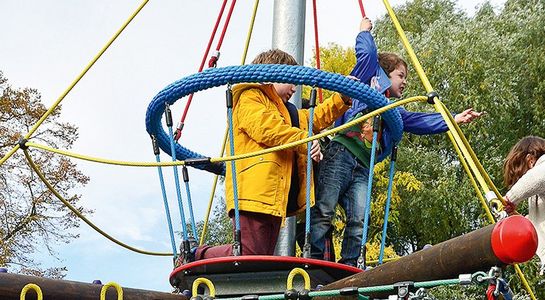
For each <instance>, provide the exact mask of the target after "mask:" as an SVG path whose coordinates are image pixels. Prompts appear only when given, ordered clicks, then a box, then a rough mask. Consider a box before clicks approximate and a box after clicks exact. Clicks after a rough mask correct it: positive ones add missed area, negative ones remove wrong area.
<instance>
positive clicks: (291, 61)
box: [252, 49, 298, 66]
mask: <svg viewBox="0 0 545 300" xmlns="http://www.w3.org/2000/svg"><path fill="white" fill-rule="evenodd" d="M252 64H267V65H271V64H280V65H292V66H295V65H298V63H297V61H296V60H295V58H293V56H291V55H289V54H288V53H286V52H284V51H282V50H279V49H272V50H268V51H265V52H261V53H260V54H258V55H257V56H256V58H254V60H253V61H252Z"/></svg>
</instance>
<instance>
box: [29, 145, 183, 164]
mask: <svg viewBox="0 0 545 300" xmlns="http://www.w3.org/2000/svg"><path fill="white" fill-rule="evenodd" d="M25 145H26V146H28V147H33V148H37V149H42V150H45V151H49V152H54V153H57V154H62V155H64V156H68V157H72V158H77V159H81V160H86V161H92V162H96V163H102V164H107V165H117V166H126V167H167V166H175V165H176V166H180V165H184V164H185V161H183V160H181V161H175V162H174V161H164V162H131V161H121V160H113V159H105V158H99V157H92V156H87V155H82V154H78V153H74V152H70V151H66V150H60V149H55V148H52V147H49V146H46V145H42V144H37V143H34V142H30V141H29V142H27V143H26V144H25Z"/></svg>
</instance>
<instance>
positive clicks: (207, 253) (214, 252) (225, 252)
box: [195, 211, 282, 260]
mask: <svg viewBox="0 0 545 300" xmlns="http://www.w3.org/2000/svg"><path fill="white" fill-rule="evenodd" d="M231 220H233V228H234V217H233V218H231ZM281 224H282V218H280V217H275V216H271V215H267V214H260V213H253V212H246V211H241V212H240V235H241V241H242V255H273V254H274V248H275V247H276V241H277V240H278V234H279V231H280V225H281ZM231 255H233V245H231V244H228V245H221V246H206V245H204V246H200V247H199V248H197V251H196V252H195V259H196V260H199V259H204V258H213V257H223V256H231Z"/></svg>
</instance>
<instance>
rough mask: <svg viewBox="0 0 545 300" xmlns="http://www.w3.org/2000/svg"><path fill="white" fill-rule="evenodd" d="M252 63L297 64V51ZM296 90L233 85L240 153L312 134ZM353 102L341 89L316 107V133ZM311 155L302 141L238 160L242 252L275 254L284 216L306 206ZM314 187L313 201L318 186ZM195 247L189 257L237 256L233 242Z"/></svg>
mask: <svg viewBox="0 0 545 300" xmlns="http://www.w3.org/2000/svg"><path fill="white" fill-rule="evenodd" d="M252 63H253V64H287V65H297V62H296V61H295V59H294V58H293V57H292V56H291V55H289V54H288V53H286V52H284V51H281V50H278V49H274V50H269V51H266V52H263V53H261V54H259V55H258V56H257V57H256V58H255V59H254V61H253V62H252ZM294 93H295V85H293V84H288V83H262V84H250V83H248V84H238V85H235V86H234V87H233V135H234V147H235V153H234V154H243V153H249V152H255V151H258V150H263V149H267V148H271V147H274V146H279V145H283V144H287V143H290V142H295V141H298V140H301V139H304V138H306V137H307V136H308V130H309V129H308V118H309V111H308V110H297V108H296V107H295V106H294V105H293V104H292V103H290V102H288V100H289V99H290V97H291V96H292V95H293V94H294ZM350 104H351V99H350V98H349V97H345V96H342V95H340V94H338V93H336V94H334V95H333V96H332V97H330V98H329V99H327V100H326V101H324V102H323V103H322V104H320V105H318V106H316V108H315V110H314V120H313V121H314V123H313V124H314V125H313V131H314V132H318V131H320V130H322V129H324V128H326V127H328V126H329V125H331V124H332V123H333V121H335V119H337V118H338V117H340V116H341V115H342V114H343V113H344V112H345V111H346V110H348V108H349V107H350ZM230 154H233V153H230ZM306 155H307V147H306V145H301V146H298V147H294V148H289V149H286V150H282V151H277V152H273V153H268V154H264V155H260V156H256V157H251V158H247V159H242V160H237V161H236V162H235V164H236V173H237V174H236V176H237V178H236V179H237V183H238V186H237V188H238V198H239V209H240V231H241V243H242V255H272V254H273V252H274V248H275V245H276V241H277V239H278V234H279V229H280V226H281V224H282V221H283V219H284V218H285V217H286V216H289V215H294V214H296V213H298V212H301V211H302V210H304V208H305V188H304V186H305V182H306V181H305V180H306V167H305V166H306ZM311 156H312V158H313V159H314V160H319V159H320V157H321V152H320V147H319V144H318V143H317V142H316V141H315V143H313V144H312V147H311ZM231 174H232V173H231V165H230V164H227V170H226V178H225V183H226V199H227V201H226V202H227V211H228V212H229V216H231V218H232V217H233V214H234V200H233V184H232V175H231ZM311 178H312V177H311ZM310 190H311V191H312V192H311V205H313V204H314V193H313V191H314V188H313V186H311V189H310ZM193 250H194V251H191V252H190V254H189V256H190V257H188V258H187V259H186V261H192V260H196V259H197V260H198V259H204V258H212V257H222V256H229V255H232V245H221V246H213V247H211V246H201V247H198V248H196V249H193ZM181 259H182V260H183V258H181Z"/></svg>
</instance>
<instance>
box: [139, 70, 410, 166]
mask: <svg viewBox="0 0 545 300" xmlns="http://www.w3.org/2000/svg"><path fill="white" fill-rule="evenodd" d="M241 82H280V83H292V84H297V85H301V84H303V85H309V86H315V87H321V88H324V89H327V90H331V91H337V92H340V93H342V94H344V95H346V96H349V97H351V98H354V99H358V100H360V101H363V102H364V103H366V104H367V105H368V106H369V108H370V109H372V110H373V109H377V108H380V107H383V106H385V105H387V104H389V103H390V101H389V100H388V99H387V98H386V97H384V96H383V95H381V94H380V93H378V92H376V91H375V90H373V89H371V88H370V87H369V86H368V85H366V84H363V83H361V82H359V81H355V80H352V79H349V78H347V77H345V76H342V75H339V74H334V73H329V72H325V71H320V70H316V69H313V68H309V67H304V66H289V65H246V66H231V67H224V68H215V69H207V70H205V71H204V72H201V73H196V74H193V75H190V76H187V77H185V78H182V79H180V80H178V81H176V82H174V83H172V84H170V85H169V86H167V87H166V88H165V89H163V90H162V91H161V92H159V94H157V95H156V96H155V97H154V98H153V100H152V101H151V103H150V104H149V106H148V109H147V111H146V130H147V132H148V133H149V134H150V135H154V136H155V137H156V138H157V143H158V145H159V147H160V148H161V149H162V150H163V151H164V152H165V153H167V154H169V155H171V153H173V152H174V154H175V156H176V158H177V159H178V160H186V162H187V163H188V164H189V163H190V162H192V163H191V165H192V166H194V167H196V168H198V169H201V170H206V171H209V172H212V173H214V174H219V175H224V174H225V165H224V164H213V163H210V162H209V161H208V160H209V158H208V157H205V156H204V155H201V154H199V153H196V152H193V151H191V150H189V149H187V148H185V147H183V146H182V145H180V144H175V146H174V148H173V150H171V149H170V138H169V135H168V134H167V133H166V132H165V130H164V129H163V128H162V126H161V116H162V114H163V112H164V111H165V105H172V104H174V103H175V102H176V101H177V100H178V99H180V98H182V97H184V96H187V95H189V94H191V93H195V92H198V91H202V90H206V89H209V88H212V87H217V86H222V85H226V84H235V83H241ZM382 118H383V120H384V121H385V123H386V126H387V127H388V128H389V130H390V132H391V138H392V140H393V142H394V143H397V142H399V141H400V140H401V136H402V133H403V123H402V120H401V116H400V114H399V112H398V111H397V110H389V111H386V112H384V113H383V114H382ZM188 160H189V161H188Z"/></svg>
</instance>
